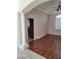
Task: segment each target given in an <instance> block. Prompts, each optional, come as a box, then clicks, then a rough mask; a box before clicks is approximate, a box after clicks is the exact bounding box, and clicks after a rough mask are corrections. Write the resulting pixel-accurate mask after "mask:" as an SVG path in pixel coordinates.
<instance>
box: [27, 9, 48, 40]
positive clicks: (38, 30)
mask: <svg viewBox="0 0 79 59" xmlns="http://www.w3.org/2000/svg"><path fill="white" fill-rule="evenodd" d="M26 17H27V18H33V19H34V39H38V38H41V37H42V36H44V35H46V34H47V33H48V16H47V15H46V14H44V13H42V12H40V11H37V10H33V11H31V12H30V13H28V14H27V15H26ZM26 20H27V19H26Z"/></svg>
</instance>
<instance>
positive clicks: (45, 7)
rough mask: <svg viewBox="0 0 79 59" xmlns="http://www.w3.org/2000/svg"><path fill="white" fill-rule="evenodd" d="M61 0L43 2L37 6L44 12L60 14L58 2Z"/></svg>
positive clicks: (37, 8)
mask: <svg viewBox="0 0 79 59" xmlns="http://www.w3.org/2000/svg"><path fill="white" fill-rule="evenodd" d="M60 1H61V0H50V1H49V2H46V3H44V4H41V5H40V6H38V7H36V8H35V9H36V10H39V11H41V12H44V13H46V14H60V12H57V11H56V9H57V7H58V3H59V2H60Z"/></svg>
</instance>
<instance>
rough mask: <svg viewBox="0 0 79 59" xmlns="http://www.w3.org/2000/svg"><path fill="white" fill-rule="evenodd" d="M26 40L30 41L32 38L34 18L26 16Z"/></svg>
mask: <svg viewBox="0 0 79 59" xmlns="http://www.w3.org/2000/svg"><path fill="white" fill-rule="evenodd" d="M27 20H28V41H29V42H30V41H32V40H33V39H34V19H33V18H28V19H27Z"/></svg>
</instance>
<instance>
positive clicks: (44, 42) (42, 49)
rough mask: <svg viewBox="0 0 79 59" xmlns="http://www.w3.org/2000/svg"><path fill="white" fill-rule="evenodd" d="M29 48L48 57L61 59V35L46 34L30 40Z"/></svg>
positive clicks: (48, 58)
mask: <svg viewBox="0 0 79 59" xmlns="http://www.w3.org/2000/svg"><path fill="white" fill-rule="evenodd" d="M29 45H30V47H29V49H30V50H32V51H34V52H36V53H38V54H40V55H41V56H43V57H46V58H47V59H61V37H60V36H56V35H49V34H48V35H46V36H44V37H42V38H40V39H37V40H34V41H31V42H29Z"/></svg>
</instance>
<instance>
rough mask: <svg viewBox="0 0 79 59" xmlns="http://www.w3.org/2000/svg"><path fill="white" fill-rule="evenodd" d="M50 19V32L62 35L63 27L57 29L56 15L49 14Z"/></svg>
mask: <svg viewBox="0 0 79 59" xmlns="http://www.w3.org/2000/svg"><path fill="white" fill-rule="evenodd" d="M48 20H49V26H48V27H49V32H48V33H49V34H54V35H61V29H56V28H55V26H56V25H55V20H56V15H54V14H53V15H49V16H48Z"/></svg>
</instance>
